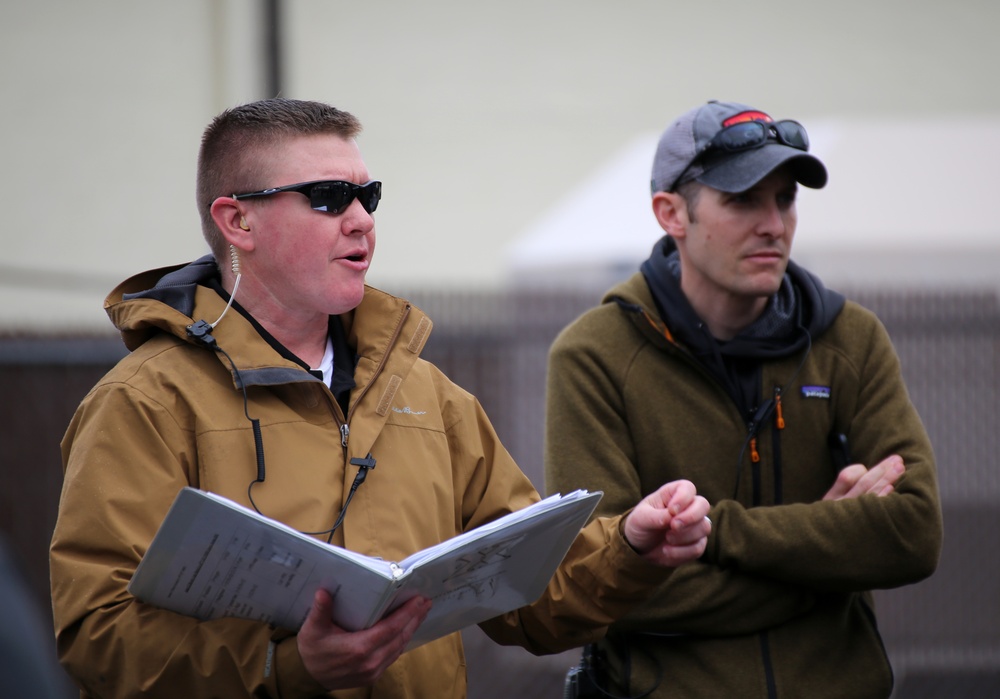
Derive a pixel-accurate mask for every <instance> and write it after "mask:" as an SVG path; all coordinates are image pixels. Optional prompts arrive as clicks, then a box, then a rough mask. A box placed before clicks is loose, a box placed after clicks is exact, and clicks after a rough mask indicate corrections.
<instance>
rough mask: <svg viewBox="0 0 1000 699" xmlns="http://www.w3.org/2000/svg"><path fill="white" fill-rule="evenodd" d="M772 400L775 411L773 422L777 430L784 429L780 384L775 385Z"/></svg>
mask: <svg viewBox="0 0 1000 699" xmlns="http://www.w3.org/2000/svg"><path fill="white" fill-rule="evenodd" d="M774 402H775V410H776V411H777V416H776V417H775V424H777V426H778V429H779V430H783V429H785V418H784V416H783V415H782V414H781V386H776V387H775V389H774Z"/></svg>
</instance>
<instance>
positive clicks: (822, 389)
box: [802, 386, 830, 400]
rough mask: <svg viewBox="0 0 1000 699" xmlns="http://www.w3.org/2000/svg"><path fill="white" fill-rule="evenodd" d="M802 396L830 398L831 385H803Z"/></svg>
mask: <svg viewBox="0 0 1000 699" xmlns="http://www.w3.org/2000/svg"><path fill="white" fill-rule="evenodd" d="M802 397H803V398H822V399H823V400H830V387H829V386H803V387H802Z"/></svg>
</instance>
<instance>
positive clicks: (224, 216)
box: [210, 197, 254, 250]
mask: <svg viewBox="0 0 1000 699" xmlns="http://www.w3.org/2000/svg"><path fill="white" fill-rule="evenodd" d="M210 211H211V212H212V220H213V221H215V226H216V228H218V229H219V232H220V233H222V237H223V238H225V239H226V242H227V243H229V244H230V245H235V246H236V247H237V248H239V249H240V250H253V248H254V237H253V230H252V229H253V226H252V225H251V223H250V218H248V217H251V216H252V215H251V213H250V212H251V211H252V207H246V208H244V207H243V206H242V205H241V204H240V202H238V201H236V200H235V199H233V198H232V197H219V198H218V199H216V200H215V201H213V202H212V207H211V209H210Z"/></svg>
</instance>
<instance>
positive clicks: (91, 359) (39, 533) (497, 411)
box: [0, 291, 1000, 699]
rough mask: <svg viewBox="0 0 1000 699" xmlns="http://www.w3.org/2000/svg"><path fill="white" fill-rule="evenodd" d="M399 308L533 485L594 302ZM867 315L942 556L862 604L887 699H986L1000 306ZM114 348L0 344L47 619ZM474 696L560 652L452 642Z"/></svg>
mask: <svg viewBox="0 0 1000 699" xmlns="http://www.w3.org/2000/svg"><path fill="white" fill-rule="evenodd" d="M404 295H408V296H409V297H410V298H411V299H413V300H414V302H416V303H417V304H418V305H419V306H421V307H422V308H423V309H424V310H426V311H428V312H429V313H430V314H431V316H432V318H433V319H434V321H435V329H434V333H433V335H432V336H431V340H430V342H429V344H428V346H427V350H426V352H425V356H426V357H427V358H428V359H430V360H431V361H433V362H435V363H436V364H437V365H438V366H440V367H441V368H442V369H443V370H444V371H445V373H447V374H448V375H449V376H450V377H451V378H452V379H453V380H455V381H456V382H457V383H459V384H460V385H462V386H464V387H465V388H467V389H468V390H470V391H471V392H472V393H474V394H476V395H477V396H478V397H479V399H480V400H481V402H482V403H483V405H484V406H485V408H486V410H487V412H488V413H489V415H490V416H491V419H492V420H493V422H494V424H495V426H496V429H497V431H498V433H499V434H500V436H501V438H502V439H503V440H504V442H505V444H506V445H507V447H508V449H509V450H510V451H511V453H512V454H513V455H514V457H515V458H516V459H517V460H518V462H519V463H520V464H521V466H522V468H523V469H524V470H525V472H526V473H527V474H528V475H529V476H530V477H531V478H532V479H533V480H534V481H535V483H536V484H537V485H538V487H539V488H542V487H543V484H542V472H541V454H542V435H543V419H544V379H545V359H546V353H547V350H548V347H549V344H550V343H551V341H552V339H553V338H554V337H555V335H556V333H557V332H558V331H559V329H561V328H562V327H563V326H564V325H565V324H566V323H568V322H569V321H570V320H572V319H573V318H574V317H575V316H576V315H578V314H579V313H580V312H582V311H583V310H584V309H586V308H587V307H589V306H590V305H592V304H593V303H594V302H595V301H596V300H597V296H598V294H596V293H594V294H582V293H569V292H549V293H542V292H537V293H504V294H492V293H477V294H469V293H451V292H426V291H424V292H421V291H414V292H412V293H409V294H404ZM850 295H851V296H852V298H854V299H856V300H858V301H860V302H861V303H863V304H864V305H866V306H868V307H869V308H871V309H873V310H874V311H876V312H877V313H878V314H879V316H880V317H881V318H882V320H883V322H885V324H886V326H887V327H888V329H889V332H890V333H891V335H892V337H893V340H894V342H895V344H896V347H897V349H898V351H899V354H900V357H901V360H902V362H903V369H904V373H905V375H906V378H907V382H908V385H909V388H910V392H911V396H912V398H913V401H914V403H915V404H916V405H917V408H918V409H919V411H920V413H921V416H922V417H923V420H924V422H925V424H926V425H927V429H928V431H929V432H930V434H931V438H932V439H933V441H934V445H935V451H936V454H937V458H938V467H939V478H940V486H941V494H942V500H943V503H944V510H945V548H944V553H943V556H942V560H941V565H940V567H939V569H938V572H937V573H936V574H935V575H934V576H933V577H931V578H930V579H928V580H927V581H925V582H922V583H920V584H918V585H914V586H911V587H907V588H903V589H900V590H892V591H885V592H880V593H878V594H877V602H878V607H879V610H878V611H879V618H880V624H881V628H882V632H883V636H884V637H885V640H886V644H887V648H888V650H889V653H890V655H891V656H892V658H893V661H894V664H895V667H896V674H897V691H896V693H895V696H896V697H897V699H919V698H921V697H931V696H964V697H978V696H984V697H985V696H991V697H992V696H1000V694H998V693H997V692H998V690H1000V624H998V620H1000V583H998V582H997V581H998V580H1000V539H998V537H997V531H998V525H1000V418H998V416H1000V303H998V298H997V295H996V293H995V292H992V291H988V292H987V291H984V292H982V293H971V292H961V293H928V292H907V291H892V292H888V291H887V292H883V293H871V292H866V293H860V292H859V293H854V294H850ZM123 353H124V349H123V348H122V346H121V343H120V342H119V340H118V339H117V337H115V336H113V335H110V334H109V335H100V336H91V337H56V336H44V337H41V336H32V337H28V336H22V337H0V396H2V398H3V400H0V478H2V481H0V482H2V484H3V487H2V488H0V531H2V533H3V535H4V536H5V538H6V539H7V541H8V544H9V546H10V548H11V549H12V550H13V551H14V553H15V556H16V558H17V560H18V562H19V564H20V565H21V567H22V570H23V572H24V577H25V579H26V580H27V582H28V584H29V586H30V588H31V589H32V590H34V591H35V592H36V593H37V598H38V603H39V606H40V608H42V610H43V611H44V612H45V614H46V615H47V614H48V613H49V611H48V566H47V547H48V542H49V537H50V535H51V532H52V527H53V524H54V522H55V513H56V507H57V503H58V498H59V490H60V483H61V467H60V458H59V440H60V439H61V437H62V434H63V431H64V430H65V428H66V425H67V423H68V422H69V419H70V416H71V415H72V413H73V411H74V410H75V408H76V405H77V404H78V402H79V401H80V399H81V398H82V397H83V395H84V394H85V393H86V392H87V390H88V389H89V388H90V387H91V386H92V385H93V384H94V383H95V382H96V381H97V379H98V378H99V377H100V376H101V375H102V374H103V373H104V372H105V371H107V370H108V369H109V368H110V367H111V366H112V365H113V364H114V362H115V361H116V360H117V359H118V358H119V357H121V356H122V355H123ZM465 635H466V641H467V646H468V656H469V657H468V663H469V676H470V696H471V697H472V698H473V699H493V698H494V697H509V696H520V697H522V698H523V699H533V698H534V697H538V698H541V697H554V696H560V695H561V682H562V676H563V674H564V672H565V670H566V668H567V667H568V666H569V665H570V664H571V663H572V662H573V661H574V660H575V658H576V654H575V653H566V654H562V655H559V656H554V657H549V658H534V657H533V656H531V655H529V654H528V653H526V652H524V651H522V650H520V649H516V648H498V647H496V646H494V645H492V644H491V643H489V642H488V641H487V640H486V639H485V638H484V637H483V636H482V634H481V633H479V632H478V630H476V629H473V630H470V631H468V632H466V634H465Z"/></svg>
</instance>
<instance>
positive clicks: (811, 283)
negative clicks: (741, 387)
mask: <svg viewBox="0 0 1000 699" xmlns="http://www.w3.org/2000/svg"><path fill="white" fill-rule="evenodd" d="M641 272H642V276H643V278H644V279H645V281H646V284H647V285H648V286H649V290H650V292H651V293H652V298H653V301H654V304H655V306H656V311H657V315H659V317H660V318H661V319H662V320H663V321H664V323H665V324H666V325H667V327H668V328H669V329H670V332H671V333H672V334H673V335H674V336H675V337H676V338H677V339H679V340H681V341H682V342H684V343H685V344H687V345H689V346H690V347H692V348H693V349H694V350H695V351H696V353H698V354H703V353H714V352H716V351H718V352H720V353H721V354H722V355H724V356H729V357H740V358H746V359H773V358H778V357H784V356H788V355H790V354H792V353H794V352H797V351H799V350H800V349H802V348H803V347H804V346H805V345H807V344H808V343H809V342H811V340H812V338H816V337H818V336H819V335H821V334H822V333H823V332H824V331H825V330H826V329H827V328H829V327H830V325H831V324H832V323H833V321H834V320H835V319H836V317H837V315H838V314H839V313H840V311H841V309H842V308H843V306H844V297H843V296H842V295H841V294H839V293H837V292H835V291H831V290H830V289H827V288H826V287H825V286H823V283H822V282H821V281H820V280H819V278H818V277H816V276H815V275H814V274H812V273H810V272H809V271H807V270H806V269H804V268H802V267H800V266H798V265H797V264H796V263H795V262H793V261H791V260H789V262H788V269H787V271H786V273H785V278H784V280H783V281H782V285H781V288H780V289H779V290H778V292H777V293H776V294H775V295H774V296H773V297H772V298H771V300H770V301H769V303H768V306H767V308H766V309H765V311H764V313H763V314H762V315H761V317H760V318H758V319H757V320H756V321H755V322H754V323H752V324H751V325H750V326H749V327H748V328H746V329H745V330H744V331H743V332H741V333H740V334H739V335H737V336H736V337H734V338H733V339H732V340H729V341H728V342H718V341H716V340H715V339H714V338H712V337H711V336H710V335H709V334H708V332H707V328H706V327H705V325H704V323H703V322H702V320H701V319H700V318H699V317H698V315H697V314H696V313H695V311H694V309H693V308H692V307H691V304H690V303H689V302H688V300H687V297H686V296H685V295H684V293H683V292H682V291H681V287H680V262H679V257H678V253H677V246H676V244H675V243H674V240H673V238H671V237H670V236H664V237H663V238H661V239H660V240H659V241H657V243H656V245H654V246H653V251H652V254H651V255H650V256H649V259H647V260H646V261H645V262H643V264H642V266H641ZM619 290H620V291H621V292H624V293H628V292H627V290H626V289H622V288H621V287H619ZM619 290H615V291H619ZM615 291H613V292H612V293H615ZM623 298H624V297H623Z"/></svg>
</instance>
